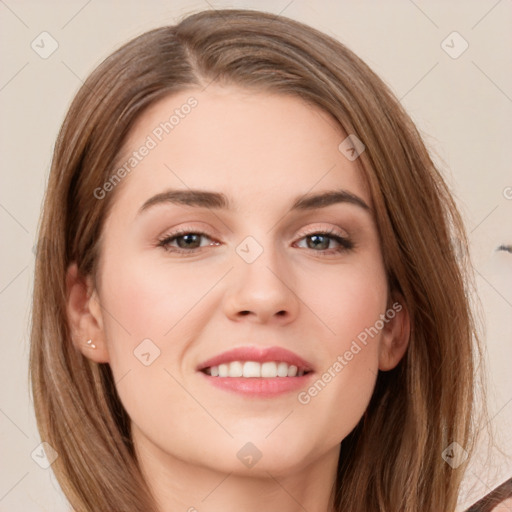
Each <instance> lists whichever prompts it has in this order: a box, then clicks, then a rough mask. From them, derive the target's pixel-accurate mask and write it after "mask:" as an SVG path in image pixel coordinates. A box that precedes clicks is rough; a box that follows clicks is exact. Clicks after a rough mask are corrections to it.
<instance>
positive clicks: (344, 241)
mask: <svg viewBox="0 0 512 512" xmlns="http://www.w3.org/2000/svg"><path fill="white" fill-rule="evenodd" d="M300 237H301V238H300V239H299V240H308V242H309V243H307V248H308V249H312V250H313V252H318V253H320V254H336V253H341V252H344V251H349V250H351V249H353V248H354V243H353V242H352V241H351V240H349V239H348V238H346V237H344V236H342V235H341V234H340V233H338V232H337V231H336V230H335V229H332V230H327V231H315V232H312V233H309V234H307V233H302V234H301V235H300ZM201 238H206V239H208V240H212V238H210V237H209V236H208V234H207V233H204V232H202V231H192V230H190V229H187V228H183V229H181V230H179V231H175V232H173V233H170V234H167V235H165V236H164V237H162V238H160V239H159V240H158V247H163V248H164V249H165V250H166V251H168V252H174V253H179V254H188V255H191V254H195V253H196V252H197V251H198V250H200V249H202V248H203V247H205V246H204V245H203V246H201ZM332 242H334V243H336V244H338V247H334V248H329V245H331V243H332ZM208 245H220V243H219V242H216V241H214V242H213V243H210V244H208ZM318 249H320V250H318Z"/></svg>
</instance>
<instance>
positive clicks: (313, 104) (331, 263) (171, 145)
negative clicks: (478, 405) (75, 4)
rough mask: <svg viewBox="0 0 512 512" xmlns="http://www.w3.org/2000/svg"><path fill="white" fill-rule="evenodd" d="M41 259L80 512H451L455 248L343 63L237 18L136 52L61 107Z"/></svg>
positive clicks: (44, 392) (39, 340)
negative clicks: (62, 116) (62, 117)
mask: <svg viewBox="0 0 512 512" xmlns="http://www.w3.org/2000/svg"><path fill="white" fill-rule="evenodd" d="M39 237H40V241H44V246H45V252H44V256H45V257H39V258H38V260H37V267H36V276H35V289H34V309H33V328H32V345H31V377H32V383H33V392H34V402H35V409H36V415H37V420H38V426H39V429H40V432H41V436H42V438H43V440H44V441H46V442H48V443H49V444H50V445H51V446H52V447H53V448H54V449H55V450H56V452H57V454H58V457H57V459H56V460H55V462H54V464H53V469H54V472H55V474H56V476H57V478H58V480H59V482H60V484H61V486H62V488H63V491H64V493H65V494H66V496H67V497H68V499H69V501H70V503H71V505H72V506H73V508H74V510H75V511H76V512H82V511H92V510H94V511H98V510H105V511H106V510H109V511H111V510H112V511H113V510H115V511H135V510H137V511H139V510H140V511H155V512H156V511H163V510H191V511H192V510H199V511H203V510H235V509H237V510H245V511H250V510H273V509H276V510H277V509H279V510H285V511H286V510H290V511H291V510H299V509H305V510H308V511H310V512H312V511H329V512H331V511H341V510H343V511H353V512H355V511H373V510H380V511H408V512H412V511H414V512H417V511H418V510H421V511H425V512H427V511H432V512H434V511H436V512H438V511H441V510H443V511H444V510H447V511H448V510H454V509H455V504H456V501H457V493H458V489H459V485H460V482H461V480H462V477H463V474H464V469H465V467H466V465H467V461H468V455H470V454H471V451H472V447H473V444H474V440H475V434H476V428H477V426H476V423H475V414H474V405H473V400H474V397H473V391H474V388H475V366H476V363H477V361H478V357H479V355H480V352H479V351H480V348H479V342H478V336H477V335H476V332H475V328H474V323H473V319H472V315H471V311H470V308H469V304H468V298H467V297H468V293H469V291H468V290H469V288H468V284H467V274H466V272H467V263H466V249H467V242H466V237H465V233H464V229H463V225H462V221H461V219H460V217H459V213H458V212H457V209H456V206H455V204H454V201H453V199H452V197H451V195H450V193H449V191H448V189H447V187H446V185H445V183H444V181H443V179H442V177H441V176H440V174H439V172H438V171H437V169H436V168H435V166H434V164H433V163H432V161H431V159H430V157H429V155H428V152H427V150H426V148H425V146H424V144H423V143H422V141H421V138H420V136H419V134H418V132H417V130H416V128H415V127H414V125H413V123H412V121H411V120H410V118H409V117H408V115H407V114H406V113H405V112H404V110H403V109H402V107H401V106H400V104H399V102H398V101H397V100H396V98H394V96H393V95H392V94H391V93H390V91H389V90H388V88H387V87H386V86H385V85H384V83H383V82H382V81H381V80H380V79H379V78H378V77H377V76H376V75H375V74H374V73H373V72H372V71H371V70H370V69H369V68H368V67H367V66H366V65H365V64H364V63H363V62H362V61H361V60H360V59H359V58H358V57H357V56H355V55H354V54H353V53H352V52H351V51H350V50H348V49H347V48H346V47H345V46H343V45H342V44H341V43H339V42H337V41H335V40H333V39H332V38H330V37H328V36H326V35H324V34H322V33H320V32H318V31H316V30H314V29H312V28H310V27H307V26H305V25H303V24H301V23H298V22H295V21H292V20H290V19H287V18H284V17H280V16H273V15H270V14H265V13H260V12H256V11H243V10H222V11H207V12H201V13H198V14H195V15H192V16H189V17H188V18H186V19H184V20H183V21H182V22H181V23H179V24H178V25H176V26H171V27H162V28H159V29H156V30H152V31H150V32H148V33H146V34H143V35H142V36H140V37H138V38H136V39H134V40H133V41H131V42H129V43H128V44H126V45H125V46H123V47H122V48H121V49H119V50H118V51H116V52H115V53H114V54H112V55H111V56H110V57H108V58H107V59H106V60H105V61H104V62H103V63H102V64H101V65H100V66H99V67H98V68H97V69H96V70H95V71H94V72H93V73H92V74H91V76H90V77H89V78H88V79H87V81H86V82H85V83H84V85H83V87H82V88H81V89H80V91H79V92H78V94H77V96H76V98H75V99H74V101H73V103H72V105H71V107H70V109H69V112H68V114H67V116H66V119H65V121H64V124H63V126H62V129H61V132H60V134H59V137H58V140H57V144H56V147H55V153H54V158H53V163H52V169H51V174H50V179H49V184H48V190H47V195H46V199H45V206H44V212H43V216H42V220H41V227H40V235H39ZM203 242H206V243H203Z"/></svg>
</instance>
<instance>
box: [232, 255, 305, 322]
mask: <svg viewBox="0 0 512 512" xmlns="http://www.w3.org/2000/svg"><path fill="white" fill-rule="evenodd" d="M234 257H235V268H234V269H233V271H232V272H230V273H229V278H228V279H229V283H228V285H227V291H226V293H225V295H224V310H225V314H226V316H228V318H230V319H231V320H234V321H241V320H243V319H244V318H247V320H248V321H252V322H255V323H262V324H263V323H269V322H277V323H280V324H287V323H290V322H292V321H293V320H294V319H295V318H296V317H297V314H298V311H299V306H300V299H299V297H298V295H297V293H296V291H295V290H294V288H295V287H296V286H294V285H295V282H296V280H295V279H294V277H293V275H292V274H293V273H292V272H291V270H290V266H289V264H288V262H286V261H284V259H282V258H279V257H278V255H277V254H276V252H275V251H273V250H270V249H267V248H266V249H265V250H264V251H263V252H262V254H261V255H260V256H259V257H258V258H257V259H256V260H255V261H253V262H252V263H248V262H246V261H244V260H243V259H242V258H240V257H238V255H236V254H235V255H234Z"/></svg>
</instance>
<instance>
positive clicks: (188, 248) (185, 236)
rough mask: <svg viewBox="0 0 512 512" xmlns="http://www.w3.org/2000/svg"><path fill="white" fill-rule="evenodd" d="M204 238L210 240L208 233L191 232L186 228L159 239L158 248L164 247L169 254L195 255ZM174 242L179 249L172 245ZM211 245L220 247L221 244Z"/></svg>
mask: <svg viewBox="0 0 512 512" xmlns="http://www.w3.org/2000/svg"><path fill="white" fill-rule="evenodd" d="M202 237H204V238H208V239H210V237H209V236H208V235H207V234H206V233H203V232H201V231H190V230H189V229H186V228H185V229H181V230H179V231H176V232H174V233H170V234H168V235H165V236H164V237H163V238H161V239H159V241H158V246H159V247H163V248H164V249H165V250H166V251H169V252H177V253H181V254H184V253H187V254H191V253H195V252H196V251H197V249H200V248H201V238H202ZM210 240H211V239H210ZM173 242H176V243H177V247H176V246H175V245H171V244H172V243H173ZM210 245H219V243H218V242H215V243H213V244H210ZM203 247H204V246H203Z"/></svg>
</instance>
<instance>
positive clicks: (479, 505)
mask: <svg viewBox="0 0 512 512" xmlns="http://www.w3.org/2000/svg"><path fill="white" fill-rule="evenodd" d="M507 498H512V478H509V479H508V480H505V482H503V483H502V484H501V485H499V486H498V487H496V488H495V489H494V490H493V491H491V492H490V493H489V494H486V495H485V496H484V497H483V498H482V499H480V500H478V501H477V502H476V503H475V504H474V505H471V507H469V508H468V509H466V512H491V511H492V509H493V508H495V507H496V506H497V505H499V504H500V503H502V502H503V501H505V500H506V499H507Z"/></svg>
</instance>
